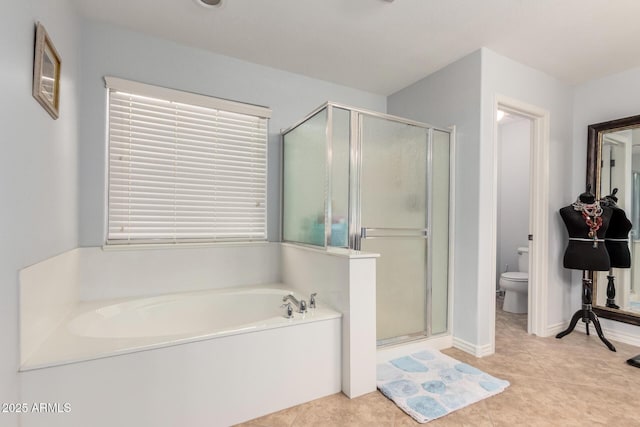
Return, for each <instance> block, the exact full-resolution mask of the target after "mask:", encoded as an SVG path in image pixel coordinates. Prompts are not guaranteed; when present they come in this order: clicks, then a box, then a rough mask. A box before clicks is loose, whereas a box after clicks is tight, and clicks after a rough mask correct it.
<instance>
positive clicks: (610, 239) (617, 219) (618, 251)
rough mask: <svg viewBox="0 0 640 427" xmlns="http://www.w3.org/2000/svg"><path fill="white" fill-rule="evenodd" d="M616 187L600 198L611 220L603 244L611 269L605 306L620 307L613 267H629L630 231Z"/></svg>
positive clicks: (629, 223)
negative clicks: (608, 210) (617, 303)
mask: <svg viewBox="0 0 640 427" xmlns="http://www.w3.org/2000/svg"><path fill="white" fill-rule="evenodd" d="M617 192H618V189H617V188H614V189H613V192H612V193H611V194H610V195H608V196H605V198H603V199H602V200H600V204H601V205H602V206H607V207H608V208H609V209H611V220H610V221H609V227H608V228H607V232H606V234H605V245H606V247H607V252H608V253H609V260H610V261H611V269H610V270H609V275H608V276H607V279H608V283H607V304H606V305H607V307H610V308H620V306H618V305H616V303H615V298H616V286H615V282H614V280H615V276H614V274H613V268H614V267H615V268H629V267H631V253H630V252H629V232H630V231H631V228H632V225H631V221H629V219H628V218H627V215H626V213H625V212H624V210H622V209H620V208H619V207H618V205H617V203H618V198H617V197H616V193H617Z"/></svg>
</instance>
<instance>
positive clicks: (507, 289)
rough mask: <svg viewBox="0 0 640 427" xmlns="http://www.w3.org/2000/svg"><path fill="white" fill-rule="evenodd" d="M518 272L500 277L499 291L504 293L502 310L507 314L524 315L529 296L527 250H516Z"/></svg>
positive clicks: (511, 272)
mask: <svg viewBox="0 0 640 427" xmlns="http://www.w3.org/2000/svg"><path fill="white" fill-rule="evenodd" d="M518 270H519V271H508V272H506V273H502V274H501V275H500V289H502V290H503V291H504V305H503V306H502V309H503V310H504V311H507V312H509V313H526V312H527V300H528V295H529V248H527V247H521V248H518Z"/></svg>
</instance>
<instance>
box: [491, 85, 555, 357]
mask: <svg viewBox="0 0 640 427" xmlns="http://www.w3.org/2000/svg"><path fill="white" fill-rule="evenodd" d="M498 110H501V111H504V112H505V113H509V114H514V115H516V116H521V117H524V118H526V119H529V120H530V124H531V127H530V150H529V153H530V160H529V168H530V169H529V203H528V206H529V212H530V216H529V233H528V236H527V237H528V248H529V281H528V283H529V285H528V304H527V305H528V310H527V333H529V334H535V335H538V336H543V337H544V336H548V335H549V330H548V327H547V303H548V301H547V299H548V298H547V294H548V292H547V289H548V288H547V286H548V284H547V278H548V269H549V266H548V264H549V261H548V251H547V248H548V245H549V243H548V242H549V144H550V142H549V116H550V114H549V112H548V111H547V110H544V109H542V108H539V107H536V106H534V105H531V104H527V103H524V102H522V101H519V100H517V99H513V98H508V97H505V96H502V95H497V96H496V98H495V104H494V116H493V117H494V118H497V112H498ZM497 139H498V122H497V120H494V141H493V146H494V165H495V168H494V183H495V188H494V194H496V195H497V194H498V191H497V182H498V179H497V178H498V168H497V165H498V150H497V147H498V141H497ZM493 210H494V213H493V221H494V222H493V225H494V230H498V227H499V223H498V218H497V216H498V201H497V197H495V198H494V206H493ZM494 239H496V240H495V241H497V233H495V234H494ZM496 248H497V244H494V252H493V254H492V255H493V256H494V257H496V255H497V249H496ZM493 262H494V263H493V264H492V265H497V262H498V261H497V257H496V258H494V259H493ZM498 278H499V276H497V277H494V279H495V280H496V281H497V280H498ZM496 281H494V282H493V283H497V282H496ZM494 286H495V285H494ZM494 300H495V298H494ZM494 314H495V313H494ZM491 333H492V337H491V342H492V346H493V348H495V317H494V319H493V328H491Z"/></svg>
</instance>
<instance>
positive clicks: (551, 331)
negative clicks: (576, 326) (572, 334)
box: [543, 322, 569, 338]
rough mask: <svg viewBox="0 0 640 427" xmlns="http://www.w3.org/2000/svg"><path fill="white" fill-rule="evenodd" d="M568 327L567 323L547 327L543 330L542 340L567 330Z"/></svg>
mask: <svg viewBox="0 0 640 427" xmlns="http://www.w3.org/2000/svg"><path fill="white" fill-rule="evenodd" d="M568 326H569V322H560V323H556V324H555V325H547V328H546V330H545V335H544V336H543V338H544V337H551V336H554V335H557V334H559V333H560V332H562V331H564V330H565V329H567V327H568Z"/></svg>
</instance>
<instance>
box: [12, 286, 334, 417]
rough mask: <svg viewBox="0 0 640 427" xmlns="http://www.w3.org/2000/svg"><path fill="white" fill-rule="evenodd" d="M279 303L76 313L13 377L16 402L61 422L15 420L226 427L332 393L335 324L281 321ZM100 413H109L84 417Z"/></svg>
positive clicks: (250, 298)
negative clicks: (34, 404) (28, 401)
mask: <svg viewBox="0 0 640 427" xmlns="http://www.w3.org/2000/svg"><path fill="white" fill-rule="evenodd" d="M289 293H290V291H289V290H287V289H284V288H283V287H282V286H280V285H274V286H268V287H250V288H234V289H222V290H211V291H202V292H188V293H180V294H171V295H161V296H155V297H150V298H134V299H127V300H112V301H94V302H83V303H81V304H79V305H78V306H77V307H76V308H75V309H74V310H72V312H71V313H70V314H69V316H68V317H67V319H66V320H65V321H64V322H62V324H61V325H59V326H58V328H57V329H56V330H55V331H54V332H53V333H52V334H51V335H50V336H49V338H48V339H47V340H46V341H45V342H44V343H43V344H42V345H41V346H40V347H39V348H38V350H37V351H36V352H35V353H34V354H33V355H31V357H29V358H28V359H27V362H26V363H24V364H23V365H22V366H21V368H20V371H21V372H20V376H21V384H22V387H23V391H24V393H25V394H26V395H28V396H31V398H33V399H36V400H35V401H38V402H40V401H42V402H64V403H68V404H69V405H70V407H71V411H70V413H69V414H35V415H29V414H26V415H25V416H24V417H23V419H22V422H23V425H25V426H28V427H31V426H47V427H51V426H69V425H86V424H82V423H80V422H79V421H77V420H91V425H92V426H94V427H102V426H104V427H106V426H111V425H113V423H114V420H113V415H115V414H117V417H122V419H120V418H119V421H118V423H124V424H121V425H154V426H157V427H164V426H166V427H170V426H176V425H189V426H203V427H204V426H207V427H212V426H228V425H233V424H236V423H240V422H243V421H247V420H250V419H253V418H256V417H259V416H262V415H265V414H268V413H272V412H276V411H279V410H282V409H285V408H288V407H291V406H294V405H299V404H301V403H305V402H308V401H311V400H314V399H318V398H321V397H324V396H327V395H330V394H334V393H338V392H340V390H341V380H342V370H341V352H342V344H341V342H342V341H341V339H342V332H341V331H342V315H341V314H340V313H338V312H336V311H335V310H332V309H331V308H328V307H326V306H324V305H323V304H322V299H319V301H318V307H317V308H316V309H313V310H310V311H309V312H308V313H307V314H305V315H302V314H300V313H294V317H293V318H291V319H287V318H285V317H284V308H281V305H282V297H283V296H284V295H287V294H289ZM294 295H295V293H294ZM296 297H298V298H305V299H307V298H308V296H306V295H305V296H302V295H296ZM112 356H117V357H112ZM75 362H82V363H75ZM104 402H109V407H111V408H118V409H117V412H116V413H109V414H110V416H109V417H96V415H95V414H100V413H103V412H104V411H105V410H108V408H105V407H104Z"/></svg>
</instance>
